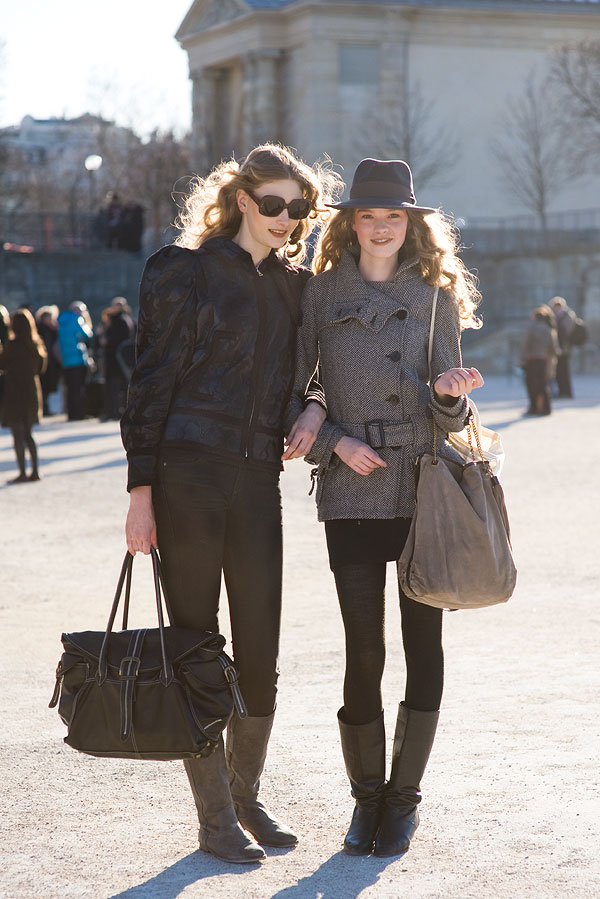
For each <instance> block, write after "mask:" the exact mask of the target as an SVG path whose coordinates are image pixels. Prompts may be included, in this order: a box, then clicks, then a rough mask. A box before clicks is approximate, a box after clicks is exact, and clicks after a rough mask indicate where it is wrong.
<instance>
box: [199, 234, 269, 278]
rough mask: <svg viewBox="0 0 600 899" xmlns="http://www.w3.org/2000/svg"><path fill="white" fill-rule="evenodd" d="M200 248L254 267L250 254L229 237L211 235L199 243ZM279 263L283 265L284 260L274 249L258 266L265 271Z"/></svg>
mask: <svg viewBox="0 0 600 899" xmlns="http://www.w3.org/2000/svg"><path fill="white" fill-rule="evenodd" d="M202 248H204V249H206V250H209V252H211V253H218V254H219V255H220V256H223V257H224V258H225V259H226V260H228V261H232V260H237V261H239V262H243V261H246V262H247V263H249V264H250V265H251V266H252V267H253V268H254V267H255V266H254V260H253V259H252V256H251V254H250V253H249V252H248V251H247V250H244V249H243V248H242V247H240V246H239V244H237V243H235V242H234V241H233V240H230V238H229V237H211V238H209V239H208V240H207V241H205V243H203V244H202V245H201V247H200V249H202ZM281 265H285V261H284V260H283V259H281V258H280V257H279V256H278V254H277V252H276V251H275V250H271V252H270V253H269V255H268V256H266V257H265V258H264V259H263V260H262V262H261V263H260V265H259V266H258V267H259V269H260V270H261V271H265V269H268V268H271V267H273V266H277V267H279V266H281Z"/></svg>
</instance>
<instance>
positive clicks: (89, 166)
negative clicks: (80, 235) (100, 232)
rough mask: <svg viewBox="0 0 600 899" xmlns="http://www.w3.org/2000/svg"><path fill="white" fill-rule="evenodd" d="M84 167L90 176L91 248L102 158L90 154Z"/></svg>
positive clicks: (95, 154)
mask: <svg viewBox="0 0 600 899" xmlns="http://www.w3.org/2000/svg"><path fill="white" fill-rule="evenodd" d="M83 164H84V166H85V168H86V171H87V173H88V175H89V182H88V183H89V188H90V229H89V234H90V240H89V243H90V247H91V246H93V243H94V212H95V211H96V182H95V179H96V172H97V171H98V169H99V168H100V166H101V165H102V157H101V156H99V155H98V154H97V153H90V155H89V156H86V157H85V160H84V163H83Z"/></svg>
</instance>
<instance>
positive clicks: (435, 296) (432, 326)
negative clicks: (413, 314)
mask: <svg viewBox="0 0 600 899" xmlns="http://www.w3.org/2000/svg"><path fill="white" fill-rule="evenodd" d="M439 292H440V287H439V284H436V286H435V290H434V291H433V303H432V304H431V321H430V322H429V346H428V347H427V370H428V371H429V381H430V383H431V359H432V356H433V332H434V330H435V313H436V309H437V301H438V293H439Z"/></svg>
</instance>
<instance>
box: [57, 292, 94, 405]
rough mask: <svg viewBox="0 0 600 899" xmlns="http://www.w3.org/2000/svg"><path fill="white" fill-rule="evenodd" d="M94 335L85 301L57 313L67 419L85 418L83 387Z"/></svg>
mask: <svg viewBox="0 0 600 899" xmlns="http://www.w3.org/2000/svg"><path fill="white" fill-rule="evenodd" d="M92 335H93V331H92V323H91V320H90V317H89V313H88V310H87V306H86V305H85V303H81V302H75V303H71V304H70V305H69V307H68V308H67V309H65V310H64V311H63V312H61V314H60V315H59V316H58V343H59V346H60V354H61V358H62V366H63V376H64V379H65V385H66V388H67V418H68V419H69V421H79V420H80V419H82V418H84V417H85V410H84V390H85V380H86V375H87V371H88V366H89V354H88V343H89V341H90V340H91V338H92Z"/></svg>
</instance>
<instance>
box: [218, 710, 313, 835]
mask: <svg viewBox="0 0 600 899" xmlns="http://www.w3.org/2000/svg"><path fill="white" fill-rule="evenodd" d="M274 718H275V712H273V714H271V715H267V716H265V717H253V718H251V717H249V718H238V716H237V715H235V714H234V715H233V717H232V719H231V721H230V722H229V724H228V726H227V749H226V755H227V767H228V768H229V783H230V785H231V797H232V799H233V805H234V808H235V811H236V814H237V817H238V821H239V822H240V824H241V825H242V826H243V827H245V828H246V830H249V831H250V833H251V834H252V835H253V836H254V837H256V839H257V840H258V842H259V843H261V845H263V846H274V847H276V848H279V849H284V848H286V847H289V846H295V845H296V843H297V842H298V837H297V836H296V834H295V833H293V832H292V831H291V830H290V829H289V827H286V825H285V824H282V823H281V821H279V819H278V818H276V817H275V815H273V814H272V813H271V812H270V811H269V809H268V808H266V806H264V805H263V803H262V802H259V800H258V790H259V787H260V776H261V774H262V772H263V768H264V767H265V759H266V757H267V746H268V744H269V737H270V736H271V729H272V727H273V719H274Z"/></svg>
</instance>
